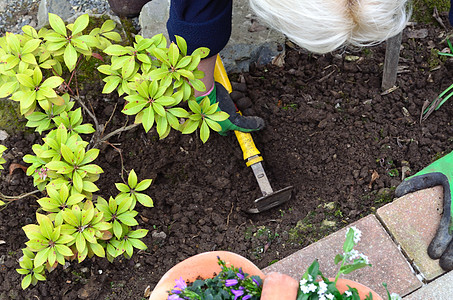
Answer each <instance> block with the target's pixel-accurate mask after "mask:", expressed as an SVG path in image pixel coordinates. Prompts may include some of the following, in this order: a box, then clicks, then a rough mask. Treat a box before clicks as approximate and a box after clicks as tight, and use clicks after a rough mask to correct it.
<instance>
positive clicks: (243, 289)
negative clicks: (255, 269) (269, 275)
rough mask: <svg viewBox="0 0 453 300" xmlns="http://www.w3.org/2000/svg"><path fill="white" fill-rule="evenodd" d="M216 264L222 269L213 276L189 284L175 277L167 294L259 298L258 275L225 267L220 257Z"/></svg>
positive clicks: (201, 299)
mask: <svg viewBox="0 0 453 300" xmlns="http://www.w3.org/2000/svg"><path fill="white" fill-rule="evenodd" d="M218 264H219V265H220V267H221V269H222V270H221V271H220V272H219V274H217V275H216V276H214V277H213V278H206V279H197V280H195V281H194V282H193V283H191V284H190V285H189V286H187V285H186V283H185V282H184V279H176V285H175V287H174V289H173V290H172V291H171V292H169V294H170V295H178V296H179V297H180V298H177V299H194V300H195V299H197V300H209V299H233V297H234V299H238V298H239V297H240V296H242V295H243V298H244V299H245V298H247V299H250V300H258V299H260V296H261V292H262V286H263V282H262V280H261V278H260V277H259V276H249V275H248V274H247V273H244V272H243V271H242V269H239V268H237V267H234V266H230V267H227V266H226V263H225V262H224V261H223V260H221V259H220V257H218ZM235 293H236V294H235ZM173 297H174V296H173ZM170 298H171V299H173V298H172V297H171V296H169V298H168V299H170Z"/></svg>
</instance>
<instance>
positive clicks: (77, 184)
mask: <svg viewBox="0 0 453 300" xmlns="http://www.w3.org/2000/svg"><path fill="white" fill-rule="evenodd" d="M72 184H73V185H74V188H75V189H76V191H77V192H79V193H81V192H82V191H83V179H82V177H81V176H80V175H79V173H78V172H74V173H72Z"/></svg>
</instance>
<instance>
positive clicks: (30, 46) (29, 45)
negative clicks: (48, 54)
mask: <svg viewBox="0 0 453 300" xmlns="http://www.w3.org/2000/svg"><path fill="white" fill-rule="evenodd" d="M40 44H41V40H40V39H32V40H29V41H27V42H26V43H25V45H24V47H23V48H22V54H26V53H31V52H33V51H35V50H36V49H37V48H38V47H39V45H40Z"/></svg>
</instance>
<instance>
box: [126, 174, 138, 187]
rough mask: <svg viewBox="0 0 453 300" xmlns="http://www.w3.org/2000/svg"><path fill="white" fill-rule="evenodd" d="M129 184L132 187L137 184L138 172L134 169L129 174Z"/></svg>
mask: <svg viewBox="0 0 453 300" xmlns="http://www.w3.org/2000/svg"><path fill="white" fill-rule="evenodd" d="M127 184H128V185H129V187H130V188H131V189H133V188H135V186H136V185H137V174H135V171H134V170H131V172H130V173H129V176H128V177H127Z"/></svg>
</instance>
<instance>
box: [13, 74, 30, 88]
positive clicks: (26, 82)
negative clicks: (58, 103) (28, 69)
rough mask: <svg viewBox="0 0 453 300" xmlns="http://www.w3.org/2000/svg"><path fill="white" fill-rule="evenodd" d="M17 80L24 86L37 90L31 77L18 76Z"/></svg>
mask: <svg viewBox="0 0 453 300" xmlns="http://www.w3.org/2000/svg"><path fill="white" fill-rule="evenodd" d="M16 78H17V80H18V81H19V82H20V84H22V85H23V86H25V87H28V88H35V84H34V83H33V79H32V78H31V77H30V76H27V75H25V74H16Z"/></svg>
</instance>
